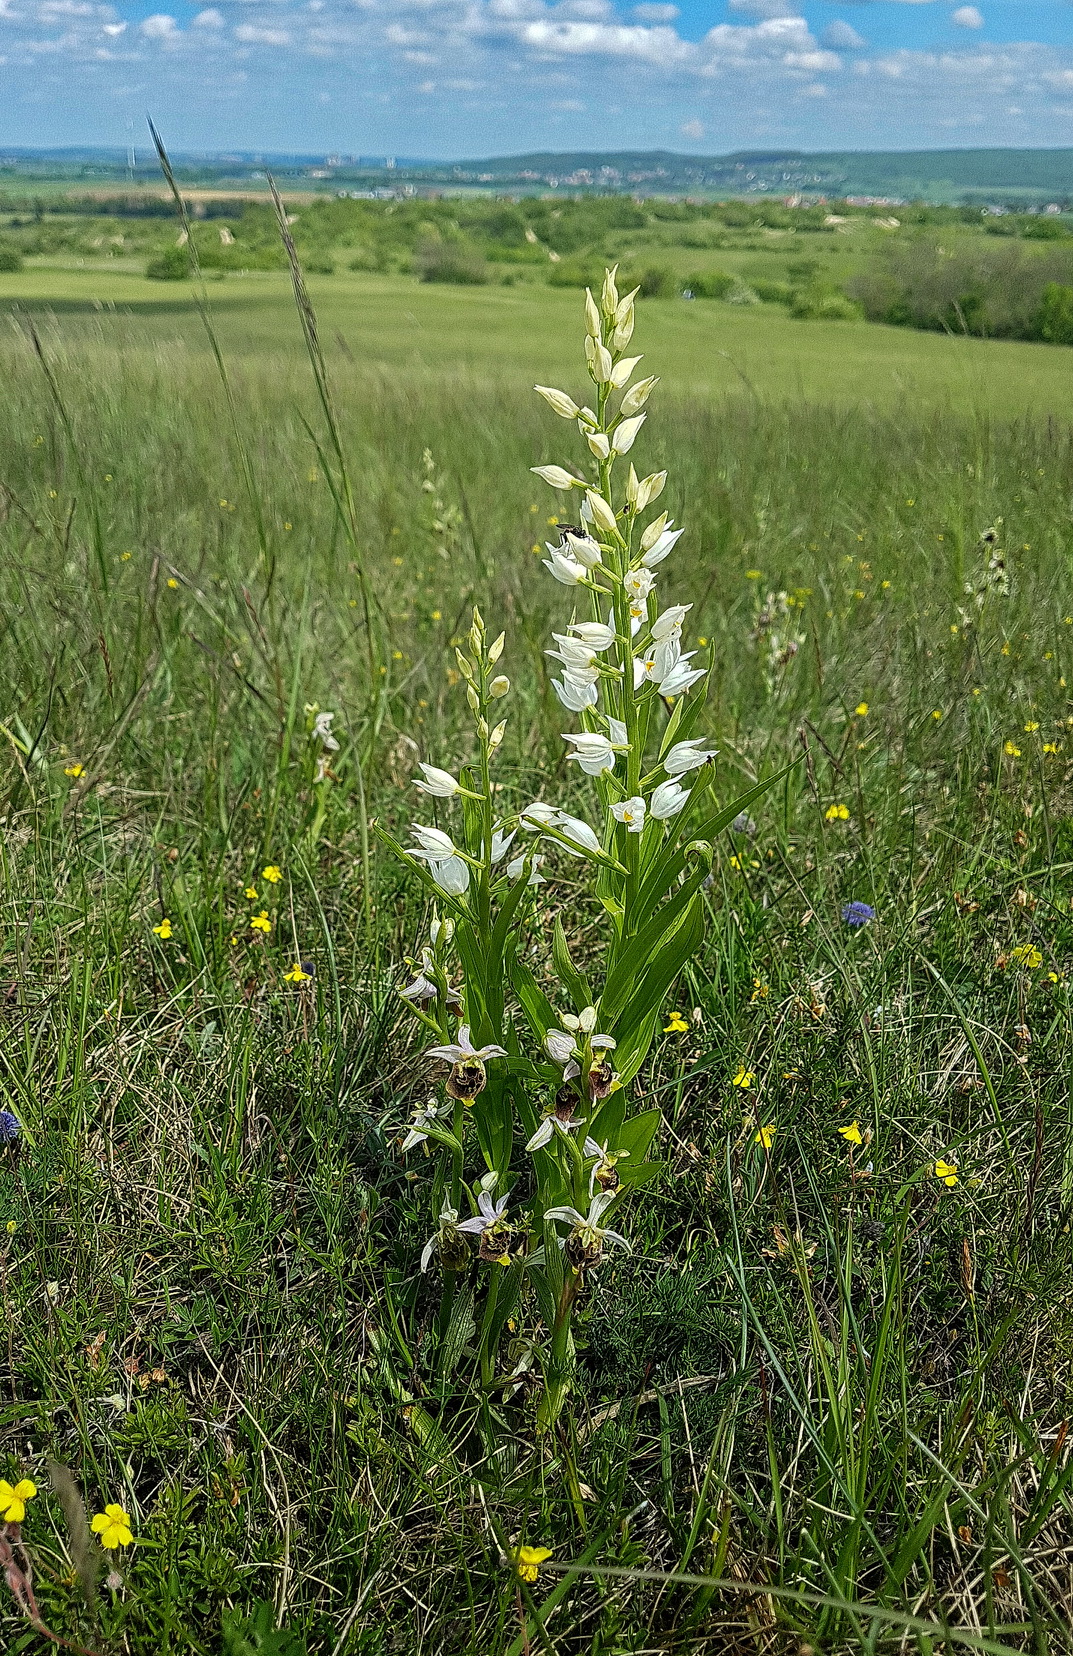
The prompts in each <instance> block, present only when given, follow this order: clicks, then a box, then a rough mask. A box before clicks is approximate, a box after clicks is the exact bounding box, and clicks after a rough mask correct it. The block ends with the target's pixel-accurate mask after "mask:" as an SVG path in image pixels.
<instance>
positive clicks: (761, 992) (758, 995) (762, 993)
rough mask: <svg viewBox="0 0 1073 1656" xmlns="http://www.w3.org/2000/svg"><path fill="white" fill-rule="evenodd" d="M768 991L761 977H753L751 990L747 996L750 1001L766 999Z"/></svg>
mask: <svg viewBox="0 0 1073 1656" xmlns="http://www.w3.org/2000/svg"><path fill="white" fill-rule="evenodd" d="M770 992H771V991H770V990H769V989H768V986H767V984H766V983H765V982H764V981H763V979H762V978H753V992H752V994H751V995H750V996H749V999H750V1000H751V1001H762V1000H767V998H768V995H769V994H770Z"/></svg>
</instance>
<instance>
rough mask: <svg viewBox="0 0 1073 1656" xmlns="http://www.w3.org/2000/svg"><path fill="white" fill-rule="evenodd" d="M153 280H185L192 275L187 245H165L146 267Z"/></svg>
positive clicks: (147, 273)
mask: <svg viewBox="0 0 1073 1656" xmlns="http://www.w3.org/2000/svg"><path fill="white" fill-rule="evenodd" d="M145 274H146V276H147V277H148V278H149V280H150V281H151V282H183V281H185V280H186V278H187V277H188V276H189V275H190V255H189V253H188V252H187V250H186V248H185V247H165V249H164V251H163V252H162V253H156V254H154V256H153V257H152V258H151V259H150V260H149V263H148V264H147V265H146V267H145Z"/></svg>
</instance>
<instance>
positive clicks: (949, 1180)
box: [935, 1161, 958, 1189]
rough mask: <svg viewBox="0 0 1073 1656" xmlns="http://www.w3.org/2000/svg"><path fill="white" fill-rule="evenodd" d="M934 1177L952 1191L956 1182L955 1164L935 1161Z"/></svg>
mask: <svg viewBox="0 0 1073 1656" xmlns="http://www.w3.org/2000/svg"><path fill="white" fill-rule="evenodd" d="M935 1177H936V1178H937V1179H941V1180H942V1182H943V1184H944V1185H948V1186H949V1187H950V1188H951V1189H953V1187H954V1185H956V1184H957V1182H958V1164H957V1162H946V1161H937V1162H936V1163H935Z"/></svg>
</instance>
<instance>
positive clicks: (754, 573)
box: [745, 569, 764, 581]
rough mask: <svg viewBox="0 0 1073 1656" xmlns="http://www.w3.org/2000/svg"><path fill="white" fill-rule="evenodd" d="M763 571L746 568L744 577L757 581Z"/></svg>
mask: <svg viewBox="0 0 1073 1656" xmlns="http://www.w3.org/2000/svg"><path fill="white" fill-rule="evenodd" d="M763 573H764V572H763V570H762V569H747V570H746V571H745V579H746V580H747V581H759V579H760V577H761V575H762V574H763Z"/></svg>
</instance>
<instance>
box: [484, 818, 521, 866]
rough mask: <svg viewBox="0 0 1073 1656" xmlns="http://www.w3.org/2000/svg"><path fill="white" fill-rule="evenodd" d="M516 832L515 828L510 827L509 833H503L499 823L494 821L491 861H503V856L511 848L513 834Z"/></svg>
mask: <svg viewBox="0 0 1073 1656" xmlns="http://www.w3.org/2000/svg"><path fill="white" fill-rule="evenodd" d="M517 832H518V830H517V828H512V829H511V831H510V833H509V834H505V833H504V832H503V830H502V828H501V827H500V826H499V824H498V823H496V825H495V827H494V828H493V829H492V856H491V860H492V862H493V863H497V862H502V861H503V858H504V857H505V856H506V854H507V852H508V851H509V850H510V848H511V845H512V843H513V841H514V836H515V834H516V833H517Z"/></svg>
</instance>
